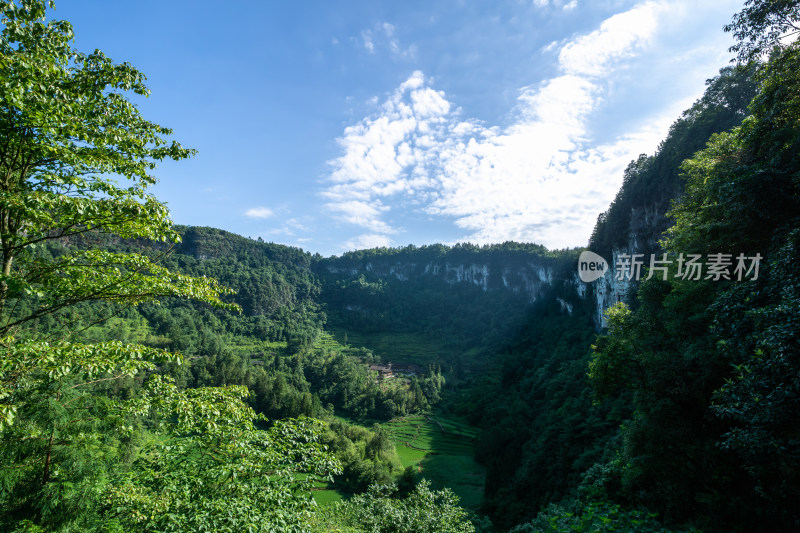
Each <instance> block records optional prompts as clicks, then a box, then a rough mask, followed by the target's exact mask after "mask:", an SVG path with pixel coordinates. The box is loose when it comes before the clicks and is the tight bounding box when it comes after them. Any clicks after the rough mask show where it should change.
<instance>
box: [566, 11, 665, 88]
mask: <svg viewBox="0 0 800 533" xmlns="http://www.w3.org/2000/svg"><path fill="white" fill-rule="evenodd" d="M664 9H665V7H664V6H662V5H660V4H657V3H655V2H647V3H645V4H642V5H640V6H636V7H635V8H633V9H631V10H630V11H626V12H624V13H619V14H617V15H614V16H613V17H611V18H609V19H606V20H605V21H603V23H602V24H601V25H600V28H599V29H597V30H595V31H593V32H591V33H589V34H587V35H583V36H581V37H578V38H577V39H575V40H573V41H572V42H570V43H567V44H566V45H565V46H564V47H563V48H561V53H560V54H559V56H558V60H559V64H560V66H561V69H562V70H563V71H564V72H566V73H567V74H574V75H579V76H603V75H604V74H606V73H607V69H608V68H609V67H610V63H611V61H612V60H614V59H619V58H621V57H625V56H630V55H633V54H634V53H635V51H636V49H637V48H638V47H639V46H641V45H643V44H646V43H647V41H648V40H649V39H650V38H651V37H652V35H653V33H654V32H655V30H656V26H657V20H658V16H659V14H660V13H661V12H663V11H664Z"/></svg>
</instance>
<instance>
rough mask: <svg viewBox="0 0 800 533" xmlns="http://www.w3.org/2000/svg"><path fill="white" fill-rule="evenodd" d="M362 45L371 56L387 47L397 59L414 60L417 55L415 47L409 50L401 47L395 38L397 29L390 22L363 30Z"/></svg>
mask: <svg viewBox="0 0 800 533" xmlns="http://www.w3.org/2000/svg"><path fill="white" fill-rule="evenodd" d="M360 37H361V44H362V45H363V46H364V48H365V49H366V50H367V52H369V53H370V54H374V53H376V50H377V49H378V48H380V47H386V48H388V49H389V51H390V52H391V53H392V55H394V56H396V57H400V58H403V59H413V58H414V57H415V55H416V53H417V48H416V46H414V45H411V46H409V47H408V48H405V49H404V48H403V47H401V46H400V40H399V39H398V38H397V37H396V36H395V27H394V25H393V24H390V23H388V22H378V23H377V24H375V25H374V26H373V27H372V28H370V29H367V30H363V31H362V32H361V34H360Z"/></svg>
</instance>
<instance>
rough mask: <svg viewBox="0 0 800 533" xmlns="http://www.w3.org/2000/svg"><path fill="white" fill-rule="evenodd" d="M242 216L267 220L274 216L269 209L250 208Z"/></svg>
mask: <svg viewBox="0 0 800 533" xmlns="http://www.w3.org/2000/svg"><path fill="white" fill-rule="evenodd" d="M244 214H245V216H248V217H250V218H269V217H271V216H274V215H275V213H274V212H273V211H272V209H270V208H269V207H251V208H250V209H248V210H247V211H245V212H244Z"/></svg>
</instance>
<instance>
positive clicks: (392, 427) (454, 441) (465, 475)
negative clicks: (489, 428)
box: [383, 414, 484, 509]
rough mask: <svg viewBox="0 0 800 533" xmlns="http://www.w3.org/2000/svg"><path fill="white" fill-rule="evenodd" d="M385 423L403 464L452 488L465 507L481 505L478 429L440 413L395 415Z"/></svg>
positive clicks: (439, 484)
mask: <svg viewBox="0 0 800 533" xmlns="http://www.w3.org/2000/svg"><path fill="white" fill-rule="evenodd" d="M383 426H384V427H385V428H387V429H388V430H389V432H390V434H391V436H392V440H393V441H394V443H395V446H396V447H397V453H398V455H399V456H400V460H401V461H402V463H403V466H412V467H415V469H416V471H417V472H418V475H419V476H420V477H424V478H425V479H428V480H429V481H430V482H431V485H432V486H433V487H434V488H437V489H439V488H443V487H449V488H450V489H452V490H453V492H455V493H456V494H457V495H458V496H459V498H460V499H461V505H463V506H464V507H468V508H473V509H475V508H477V507H478V506H480V504H481V499H482V497H483V480H484V469H483V467H482V466H481V465H479V464H478V463H476V462H475V459H474V458H473V457H474V453H475V440H476V438H477V430H476V429H475V428H473V427H471V426H469V425H468V424H465V423H463V422H461V421H459V420H455V419H452V418H447V417H444V416H441V415H437V414H431V415H410V416H405V417H401V418H395V419H394V420H391V421H389V422H387V423H386V424H383Z"/></svg>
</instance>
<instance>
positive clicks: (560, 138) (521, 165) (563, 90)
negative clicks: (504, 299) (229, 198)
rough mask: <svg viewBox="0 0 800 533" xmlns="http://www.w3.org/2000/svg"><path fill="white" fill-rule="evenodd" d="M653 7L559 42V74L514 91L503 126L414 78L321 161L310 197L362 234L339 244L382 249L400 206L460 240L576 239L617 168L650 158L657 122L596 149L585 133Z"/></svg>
mask: <svg viewBox="0 0 800 533" xmlns="http://www.w3.org/2000/svg"><path fill="white" fill-rule="evenodd" d="M546 3H547V2H545V1H541V2H538V1H537V4H541V5H545V4H546ZM558 5H561V6H562V7H564V3H563V2H560V3H558ZM567 5H569V4H567ZM663 9H664V8H663V7H662V6H661V5H660V4H657V3H655V2H647V3H644V4H641V5H639V6H637V7H635V8H633V9H631V10H629V11H627V12H624V13H620V14H618V15H615V16H613V17H611V18H609V19H607V20H605V21H604V22H603V23H602V24H601V25H600V27H599V28H598V29H597V30H595V31H593V32H591V33H588V34H585V35H581V36H578V37H576V38H573V39H572V40H570V41H568V42H566V43H562V44H561V45H560V50H559V52H558V67H559V73H558V74H557V75H556V76H554V77H553V78H551V79H549V80H546V81H544V82H542V83H540V84H537V85H535V86H530V87H524V88H522V89H521V90H520V91H519V93H518V97H517V100H516V105H515V108H514V110H513V113H512V115H513V116H514V117H515V119H514V120H513V121H512V123H511V124H509V125H507V126H504V127H499V126H489V125H486V124H484V123H481V122H480V121H477V120H473V119H470V118H467V117H464V116H463V114H464V113H463V111H462V110H461V109H458V108H456V107H455V106H454V105H453V104H452V103H451V102H450V101H449V100H448V99H447V96H446V95H445V93H443V92H442V91H437V90H435V89H434V88H433V87H432V83H431V81H430V80H428V79H426V77H425V76H424V74H423V73H422V72H419V71H417V72H414V73H413V74H412V75H411V76H410V77H409V78H408V79H407V80H406V81H405V82H403V83H402V84H401V85H400V86H399V87H398V88H397V89H395V90H394V91H393V92H392V93H391V94H390V95H389V96H388V97H387V98H386V100H385V101H384V102H383V104H382V105H381V106H380V107H379V109H378V110H377V112H376V113H375V114H374V115H372V116H370V117H367V118H364V119H363V120H361V121H360V122H358V123H357V124H355V125H353V126H350V127H348V128H346V129H345V131H344V133H343V135H342V136H341V137H340V138H339V139H338V142H339V145H340V147H341V150H342V155H341V156H340V157H338V158H336V159H335V160H333V161H331V162H330V173H329V175H328V176H327V178H326V188H325V190H324V191H323V192H322V195H323V197H324V198H325V199H326V201H327V207H328V208H329V209H330V210H331V211H332V212H333V213H334V214H335V215H336V216H337V217H338V218H339V219H340V220H342V221H344V222H348V223H350V224H353V225H355V226H358V227H361V228H364V229H365V230H367V231H368V233H365V234H362V235H359V236H358V237H356V238H355V239H352V240H350V241H348V242H347V243H345V246H346V247H347V248H351V249H352V248H354V247H355V248H358V247H369V246H387V245H389V244H391V243H392V238H391V235H393V234H396V233H397V232H398V231H399V230H400V228H399V227H397V223H395V222H393V220H394V217H393V215H394V214H395V213H397V214H401V215H404V216H407V215H408V212H409V210H412V211H413V212H415V213H416V214H417V215H418V216H419V217H420V218H422V217H426V216H435V217H444V218H446V219H448V220H451V221H453V222H454V224H455V225H456V226H457V227H459V228H462V230H463V231H464V237H463V240H469V241H472V242H478V243H487V242H502V241H505V240H517V241H529V242H530V241H533V242H538V243H541V244H544V245H546V246H549V247H564V246H574V245H580V244H583V243H585V242H586V239H587V238H588V233H589V232H590V231H591V228H592V226H593V224H594V222H595V219H596V217H597V215H598V213H600V212H602V211H603V210H605V208H606V207H607V206H608V203H609V201H610V200H611V199H612V198H613V196H614V193H615V192H616V190H617V189H618V187H619V184H620V181H621V177H622V173H623V170H624V168H625V167H626V166H627V164H628V162H629V161H630V160H631V159H633V158H635V157H636V156H637V155H638V154H639V153H643V152H652V150H653V149H654V148H655V146H656V145H657V143H658V140H659V139H660V138H661V137H662V136H663V135H664V133H665V132H666V130H667V127H668V125H669V120H670V119H669V118H667V119H664V120H663V122H658V121H657V123H655V124H652V123H651V124H648V125H647V126H644V127H642V128H641V129H640V130H638V131H635V132H633V133H629V134H627V135H624V136H622V137H620V138H618V139H615V140H613V141H612V142H610V143H607V144H603V145H592V143H591V142H590V141H591V139H589V138H587V135H588V120H589V118H590V116H591V115H592V113H593V112H594V111H596V110H597V109H598V107H599V106H600V105H601V103H602V98H603V95H604V93H605V91H606V89H607V83H608V81H607V80H608V77H609V75H610V74H611V73H612V72H613V71H614V70H615V69H616V68H618V66H619V65H620V63H621V62H622V61H624V60H625V59H626V58H628V57H630V56H633V55H635V54H636V53H637V52H639V51H641V50H642V49H643V48H644V47H646V46H647V45H648V43H649V42H650V41H651V38H652V36H653V34H654V33H655V32H656V31H657V29H658V24H657V21H658V17H659V14H660V13H661V12H662V11H663ZM670 112H671V113H672V110H670ZM674 116H675V114H671V115H670V118H672V117H674Z"/></svg>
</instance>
